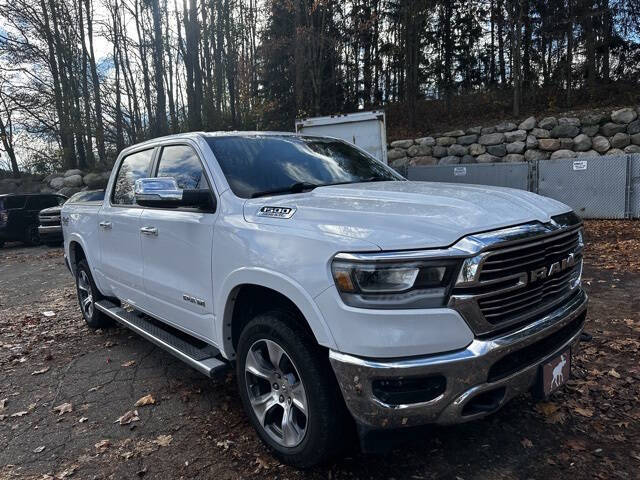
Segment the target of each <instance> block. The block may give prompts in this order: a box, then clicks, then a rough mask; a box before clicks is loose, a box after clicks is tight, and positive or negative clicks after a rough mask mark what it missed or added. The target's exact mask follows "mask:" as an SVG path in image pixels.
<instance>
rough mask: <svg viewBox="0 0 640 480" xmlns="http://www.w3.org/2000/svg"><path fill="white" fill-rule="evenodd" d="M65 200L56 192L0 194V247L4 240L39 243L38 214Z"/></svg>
mask: <svg viewBox="0 0 640 480" xmlns="http://www.w3.org/2000/svg"><path fill="white" fill-rule="evenodd" d="M66 200H67V197H65V196H64V195H59V194H57V193H25V194H19V193H8V194H4V195H0V248H1V247H3V246H4V244H5V242H25V243H27V244H29V245H39V244H40V233H39V232H38V214H39V213H40V211H41V210H43V209H45V208H49V207H54V206H60V205H62V204H63V203H64V202H65V201H66Z"/></svg>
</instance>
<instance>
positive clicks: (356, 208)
mask: <svg viewBox="0 0 640 480" xmlns="http://www.w3.org/2000/svg"><path fill="white" fill-rule="evenodd" d="M265 206H268V207H290V208H295V209H296V210H295V212H294V214H293V215H292V216H291V218H270V217H264V216H259V215H258V212H259V211H260V209H261V208H262V207H265ZM569 210H570V208H569V207H567V206H566V205H564V204H562V203H560V202H557V201H555V200H552V199H550V198H546V197H541V196H539V195H536V194H533V193H530V192H525V191H523V190H515V189H511V188H502V187H488V186H481V185H461V184H453V183H434V182H379V183H356V184H348V185H336V186H328V187H318V188H316V189H315V190H313V191H311V192H309V193H304V194H296V195H281V196H273V197H261V198H256V199H251V200H247V201H246V202H245V205H244V217H245V219H246V220H247V221H248V222H252V223H263V224H270V225H280V226H286V227H289V228H294V229H311V230H317V231H321V232H325V233H329V234H333V235H342V236H347V237H351V238H357V239H361V240H365V241H367V242H370V243H373V244H375V245H376V246H378V247H379V248H380V249H382V250H407V249H419V248H437V247H447V246H449V245H452V244H453V243H455V242H456V241H457V240H459V239H460V238H461V237H463V236H465V235H468V234H471V233H478V232H482V231H487V230H494V229H498V228H502V227H506V226H511V225H517V224H521V223H525V222H531V221H535V220H538V221H540V222H548V221H549V220H550V217H551V216H553V215H557V214H560V213H564V212H567V211H569Z"/></svg>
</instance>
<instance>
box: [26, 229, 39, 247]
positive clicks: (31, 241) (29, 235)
mask: <svg viewBox="0 0 640 480" xmlns="http://www.w3.org/2000/svg"><path fill="white" fill-rule="evenodd" d="M24 242H25V243H26V244H27V245H31V246H33V247H35V246H37V245H40V234H39V233H38V227H36V226H35V225H33V226H31V227H27V230H26V231H25V234H24Z"/></svg>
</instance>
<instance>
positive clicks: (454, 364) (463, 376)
mask: <svg viewBox="0 0 640 480" xmlns="http://www.w3.org/2000/svg"><path fill="white" fill-rule="evenodd" d="M586 309H587V295H586V294H585V293H584V292H583V291H582V290H580V291H578V292H577V293H576V294H575V295H574V296H573V297H572V298H571V299H570V301H568V302H567V303H565V304H564V305H563V306H562V307H559V308H558V309H556V310H554V311H553V312H551V313H549V314H547V315H545V316H544V317H542V318H540V319H539V320H537V321H535V322H533V323H530V324H528V325H526V326H524V327H521V328H519V329H517V330H515V331H511V332H509V333H507V334H504V335H502V336H498V337H493V338H488V339H475V340H474V341H473V342H471V344H470V345H469V346H467V347H466V348H465V349H463V350H458V351H455V352H450V353H445V354H439V355H430V356H425V357H412V358H407V359H399V360H387V359H384V360H372V359H365V358H360V357H355V356H352V355H347V354H343V353H339V352H336V351H330V353H329V359H330V361H331V365H332V367H333V370H334V371H335V374H336V377H337V379H338V383H339V384H340V388H341V390H342V393H343V396H344V399H345V401H346V404H347V407H348V408H349V411H350V412H351V414H352V415H353V417H354V418H355V420H356V422H357V423H358V424H359V425H360V426H362V427H365V428H368V429H389V428H400V427H409V426H417V425H424V424H429V423H437V424H452V423H462V422H466V421H470V420H474V419H477V418H481V417H484V416H486V415H489V414H491V413H493V412H495V411H496V410H498V409H500V408H501V407H502V406H503V405H504V404H505V403H506V402H507V401H509V400H510V399H511V398H513V397H515V396H517V395H519V394H522V393H526V392H528V391H530V390H531V389H532V387H533V386H534V385H535V384H536V383H537V379H538V375H539V366H540V364H542V363H543V362H544V361H545V360H547V359H549V358H552V357H554V356H555V355H557V354H558V353H560V352H562V351H565V350H566V349H567V348H571V349H572V352H573V353H575V351H576V348H577V344H578V343H579V340H580V334H581V333H582V329H583V326H584V320H585V317H586Z"/></svg>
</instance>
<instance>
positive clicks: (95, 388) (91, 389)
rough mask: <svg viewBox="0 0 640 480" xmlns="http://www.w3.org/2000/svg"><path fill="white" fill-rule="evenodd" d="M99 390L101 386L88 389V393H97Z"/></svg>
mask: <svg viewBox="0 0 640 480" xmlns="http://www.w3.org/2000/svg"><path fill="white" fill-rule="evenodd" d="M100 388H102V386H101V385H98V386H97V387H91V388H90V389H89V391H90V392H97V391H98V390H100Z"/></svg>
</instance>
